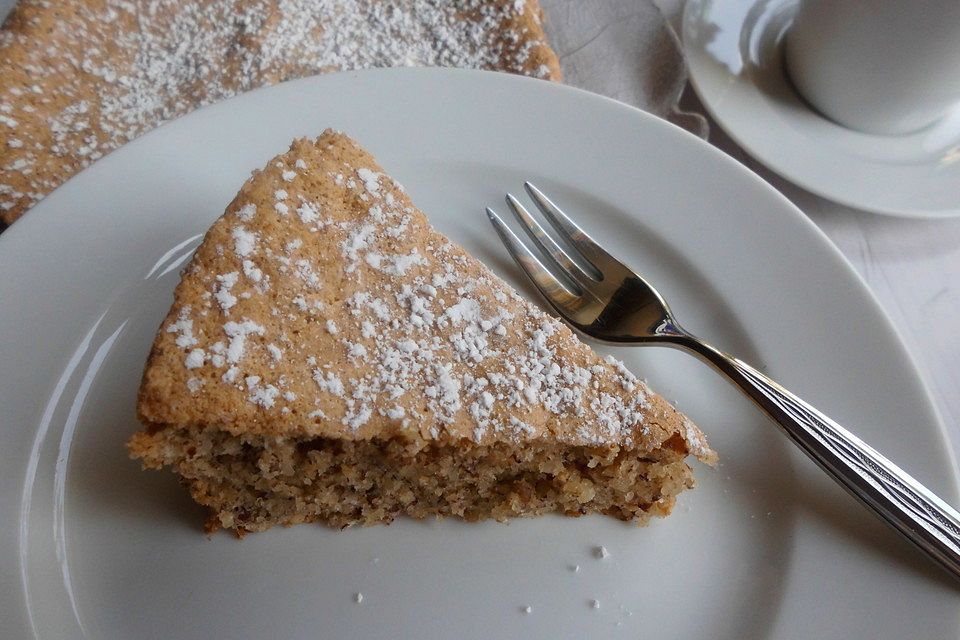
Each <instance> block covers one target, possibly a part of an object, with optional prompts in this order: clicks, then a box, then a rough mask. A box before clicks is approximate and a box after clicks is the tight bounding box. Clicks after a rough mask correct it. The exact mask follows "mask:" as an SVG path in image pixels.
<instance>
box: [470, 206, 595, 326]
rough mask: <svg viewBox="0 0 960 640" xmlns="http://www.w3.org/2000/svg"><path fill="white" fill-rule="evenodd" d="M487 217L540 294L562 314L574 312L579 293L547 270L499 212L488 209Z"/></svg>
mask: <svg viewBox="0 0 960 640" xmlns="http://www.w3.org/2000/svg"><path fill="white" fill-rule="evenodd" d="M487 217H488V218H490V224H492V225H493V228H494V229H496V231H497V235H499V236H500V240H501V241H502V242H503V244H504V246H506V248H507V251H508V252H509V253H510V255H511V256H513V259H514V260H515V261H516V262H517V264H518V265H520V268H521V269H523V271H524V272H525V273H526V274H527V276H529V278H530V279H531V280H533V284H535V285H536V286H537V289H539V290H540V293H542V294H543V296H544V297H545V298H546V299H547V300H549V301H550V303H551V304H553V305H555V306H556V307H558V310H559V311H561V312H572V310H573V308H574V306H575V305H576V302H577V300H579V295H578V294H579V293H580V292H579V291H570V288H569V287H567V286H565V285H564V284H563V283H562V282H561V281H560V280H559V279H558V278H557V277H555V276H554V275H553V274H552V273H550V271H549V270H547V269H546V268H545V267H544V266H543V264H542V263H541V262H540V260H539V259H538V258H537V256H536V254H534V253H533V252H532V251H530V249H528V248H527V245H525V244H524V243H523V241H522V240H520V238H518V237H517V234H515V233H514V232H513V230H511V229H510V227H508V226H507V225H506V224H505V223H504V222H503V220H502V219H501V218H500V216H499V215H497V212H496V211H494V210H493V209H491V208H490V207H487Z"/></svg>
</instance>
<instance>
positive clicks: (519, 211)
mask: <svg viewBox="0 0 960 640" xmlns="http://www.w3.org/2000/svg"><path fill="white" fill-rule="evenodd" d="M507 204H508V205H510V209H512V210H513V214H514V216H516V218H517V220H519V221H520V224H522V225H523V227H524V228H525V229H526V230H527V234H528V235H529V236H530V238H531V239H533V241H534V243H535V244H536V245H537V246H538V247H539V248H540V249H541V250H542V251H543V252H544V253H545V254H547V255H548V256H550V257H551V258H553V259H554V261H555V262H556V263H557V265H558V266H559V267H560V268H561V270H562V271H563V272H564V275H565V276H567V277H568V278H570V279H571V280H573V281H574V282H575V283H576V284H578V285H580V286H581V287H582V288H584V289H587V288H589V287H590V280H591V279H592V278H591V276H590V274H588V273H586V272H585V271H584V270H583V269H582V268H580V265H578V264H577V263H576V262H574V261H573V260H572V259H571V258H570V256H568V255H567V253H566V251H564V250H563V249H562V248H560V245H558V244H557V243H556V241H555V240H554V239H553V238H552V237H550V234H548V233H547V232H546V231H544V229H543V227H542V226H541V225H540V223H539V222H537V221H536V219H534V217H533V216H531V215H530V212H529V211H527V208H526V207H524V206H523V204H522V203H521V202H520V201H519V200H517V199H516V198H515V197H513V195H512V194H509V193H508V194H507Z"/></svg>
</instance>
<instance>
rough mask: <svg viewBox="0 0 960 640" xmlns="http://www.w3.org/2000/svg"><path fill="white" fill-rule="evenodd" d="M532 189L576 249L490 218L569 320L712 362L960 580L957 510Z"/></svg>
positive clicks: (516, 208) (533, 229)
mask: <svg viewBox="0 0 960 640" xmlns="http://www.w3.org/2000/svg"><path fill="white" fill-rule="evenodd" d="M524 188H525V189H526V191H527V194H528V195H529V196H530V198H531V199H532V200H533V202H534V204H536V206H537V208H538V209H539V210H540V212H541V213H542V214H543V217H544V218H545V219H546V220H547V221H548V222H549V223H550V225H551V226H552V227H553V228H554V229H555V230H556V232H557V234H558V236H559V237H560V238H561V239H562V240H563V241H564V244H565V245H567V247H568V248H567V249H564V248H562V247H561V246H560V244H558V243H557V242H556V241H555V240H554V239H553V237H552V236H551V235H550V234H548V233H547V232H546V231H545V230H544V228H543V227H542V226H541V225H540V223H539V222H537V220H536V219H535V218H534V217H533V216H532V215H531V214H530V212H529V211H527V209H526V208H525V207H524V206H523V204H521V202H520V201H519V200H517V198H515V197H514V196H512V195H510V194H509V193H508V194H507V196H506V199H507V204H508V205H509V207H510V209H511V210H512V211H513V213H514V215H515V216H516V218H517V220H518V221H519V222H520V224H521V225H522V226H523V228H524V229H525V231H526V232H527V235H528V237H529V238H530V239H531V240H532V241H533V244H534V245H535V247H536V250H535V251H534V250H531V249H530V248H529V247H528V246H527V244H525V243H524V242H523V241H522V240H521V239H520V238H519V237H518V236H517V235H516V234H515V233H514V232H513V231H512V230H511V229H510V227H508V226H507V225H506V224H505V223H504V222H503V220H502V219H501V218H500V216H499V215H497V213H496V212H495V211H494V210H493V209H491V208H489V207H487V216H488V217H489V218H490V222H491V223H492V224H493V227H494V229H496V231H497V234H499V236H500V239H501V240H502V241H503V243H504V245H506V248H507V250H508V251H509V252H510V255H512V256H513V258H514V260H516V262H517V264H518V265H519V266H520V268H521V269H523V271H524V272H525V273H526V274H527V276H529V277H530V279H531V280H532V281H533V283H534V285H536V287H537V288H538V289H539V290H540V292H541V293H542V294H543V295H544V297H545V298H546V299H547V301H548V302H549V303H550V305H551V306H552V307H553V308H554V309H555V310H556V311H557V313H558V314H560V316H561V317H562V318H563V319H564V320H566V321H567V322H568V323H570V325H572V326H573V327H574V328H575V329H577V330H578V331H580V332H582V333H584V334H586V335H588V336H591V337H593V338H596V339H598V340H600V341H603V342H612V343H619V344H636V345H663V346H670V347H676V348H679V349H682V350H684V351H687V352H690V353H693V354H694V355H696V356H698V357H699V358H700V359H702V360H704V361H706V362H707V363H708V364H710V365H712V366H713V367H714V368H715V369H716V370H718V371H719V372H720V373H722V374H724V375H725V376H726V377H727V378H728V379H729V380H730V381H731V382H733V384H735V385H736V386H737V387H739V388H740V390H741V391H743V392H744V393H745V394H746V395H747V396H748V397H749V398H750V399H751V400H752V401H753V402H754V403H755V404H756V405H757V406H758V407H759V408H760V409H761V410H763V411H764V412H765V413H766V414H767V416H769V417H770V418H771V419H772V420H773V421H774V422H775V423H777V425H779V426H780V427H781V429H782V430H783V431H784V433H786V435H787V437H789V438H790V440H792V441H793V443H794V444H796V445H797V446H799V447H800V448H801V449H802V450H803V451H804V453H806V454H807V455H808V456H810V458H812V459H813V461H814V462H816V463H817V464H818V465H819V466H820V467H821V468H822V469H824V470H825V471H826V472H827V473H828V474H829V475H831V476H832V477H833V479H834V480H836V481H837V482H838V483H840V485H841V486H843V487H844V488H845V489H847V490H848V491H849V492H850V493H852V494H853V495H854V496H855V497H856V498H858V499H859V500H861V501H862V502H863V503H864V504H865V505H866V506H867V507H869V508H870V509H872V510H873V511H874V512H875V513H876V514H877V515H878V516H880V517H881V518H882V519H883V520H885V521H886V522H887V523H889V524H891V525H893V527H894V528H896V529H897V530H898V531H899V532H900V533H902V534H903V535H904V536H906V537H907V539H909V540H910V541H912V542H913V543H914V544H916V545H917V546H918V547H919V548H920V549H921V550H923V551H925V552H926V553H927V554H928V555H929V556H930V557H931V558H932V559H933V560H934V561H936V562H937V563H938V564H939V565H940V566H941V567H943V568H944V569H946V570H947V571H948V572H950V573H951V574H952V575H953V576H954V577H956V578H960V514H958V513H957V511H956V510H954V509H953V508H952V507H950V505H948V504H947V503H946V502H944V501H943V500H941V499H940V498H939V497H937V496H936V495H935V494H934V493H933V492H932V491H930V490H929V489H927V488H926V487H924V486H923V485H922V484H921V483H920V482H918V481H917V480H915V479H914V478H913V477H911V476H910V475H909V474H907V473H906V472H905V471H904V470H903V469H901V468H900V467H898V466H897V465H895V464H894V463H893V462H891V461H890V460H888V459H887V458H886V457H884V456H883V455H881V454H880V453H878V452H877V451H876V450H875V449H873V448H872V447H871V446H870V445H868V444H867V443H865V442H864V441H863V440H861V439H860V438H858V437H857V436H855V435H854V434H853V433H851V432H850V431H848V430H847V429H845V428H843V427H842V426H840V425H839V424H837V423H836V422H834V421H833V420H831V419H830V418H829V417H827V416H826V415H825V414H823V413H822V412H820V411H818V410H817V409H816V408H814V407H813V406H811V405H810V404H809V403H807V402H805V401H804V400H802V399H801V398H799V397H798V396H796V395H795V394H793V393H791V392H790V391H788V390H787V389H785V388H784V387H783V386H782V385H780V384H778V383H777V382H775V381H774V380H772V379H771V378H769V377H768V376H766V375H765V374H763V373H761V372H760V371H758V370H757V369H755V368H754V367H752V366H750V365H749V364H747V363H746V362H744V361H742V360H740V359H738V358H735V357H733V356H731V355H728V354H726V353H724V352H722V351H720V350H719V349H717V348H716V347H713V346H711V345H710V344H708V343H706V342H704V341H703V340H701V339H699V338H697V337H695V336H694V335H692V334H690V333H689V332H687V331H685V330H684V329H683V328H681V326H680V324H679V323H678V322H677V321H676V320H675V319H674V317H673V314H672V313H671V311H670V307H669V306H667V303H666V301H665V300H664V299H663V297H662V296H661V295H660V293H659V292H658V291H657V290H656V289H654V288H653V286H651V285H650V284H649V283H648V282H647V281H646V280H644V279H643V278H642V277H641V276H640V275H638V274H637V273H636V272H634V271H632V270H631V269H630V268H629V267H627V266H626V265H624V264H623V263H622V262H620V261H619V260H617V259H616V258H615V257H613V256H612V255H610V254H609V253H608V252H607V251H605V250H604V249H603V248H602V247H601V246H600V245H599V244H597V243H596V242H595V241H594V240H593V239H592V238H591V237H590V236H589V235H588V234H587V233H586V232H585V231H584V230H583V229H581V228H580V227H579V226H578V225H577V224H576V223H575V222H574V221H573V220H572V219H570V217H568V216H567V215H566V214H565V213H564V212H563V211H561V210H560V208H559V207H557V205H556V204H554V203H553V202H552V201H551V200H550V199H549V198H548V197H547V196H546V195H544V194H543V192H542V191H540V190H539V189H538V188H537V187H535V186H534V185H533V184H531V183H530V182H525V183H524ZM541 258H543V261H542V260H541ZM544 261H546V262H547V263H548V264H549V265H550V268H547V267H546V266H544Z"/></svg>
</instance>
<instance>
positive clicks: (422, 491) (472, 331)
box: [128, 131, 714, 535]
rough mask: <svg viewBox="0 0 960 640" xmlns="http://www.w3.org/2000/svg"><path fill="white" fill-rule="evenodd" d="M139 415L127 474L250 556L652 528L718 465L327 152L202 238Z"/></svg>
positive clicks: (279, 172) (283, 162) (330, 136)
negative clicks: (367, 528)
mask: <svg viewBox="0 0 960 640" xmlns="http://www.w3.org/2000/svg"><path fill="white" fill-rule="evenodd" d="M493 237H494V236H491V238H493ZM138 413H139V417H140V419H141V420H142V421H143V423H144V424H145V425H146V430H144V431H142V432H140V433H137V434H135V435H134V436H133V437H132V438H131V439H130V441H129V443H128V447H129V450H130V453H131V455H132V456H133V457H136V458H139V459H141V460H142V462H143V465H144V466H145V467H149V468H154V469H159V468H161V467H164V466H169V467H171V468H172V470H173V471H174V472H176V473H177V474H179V476H180V477H181V479H182V481H183V483H184V484H185V485H186V486H187V487H188V488H189V490H190V492H191V494H192V496H193V498H194V500H196V501H197V502H199V503H200V504H203V505H206V506H207V507H209V508H210V509H211V510H212V514H213V515H212V516H211V518H210V520H209V521H208V523H207V528H208V530H215V529H217V528H220V527H222V528H226V529H232V530H234V531H235V532H236V533H237V534H239V535H242V534H244V533H245V532H249V531H262V530H264V529H267V528H269V527H271V526H273V525H275V524H284V525H290V524H296V523H300V522H322V523H324V524H327V525H331V526H336V527H343V526H346V525H351V524H356V523H361V524H372V523H378V522H390V521H391V520H393V519H394V518H396V517H397V516H398V515H401V514H407V515H409V516H413V517H415V518H424V517H427V516H444V515H455V516H459V517H461V518H464V519H466V520H480V519H483V518H496V519H498V520H503V519H505V518H508V517H511V516H521V515H535V514H541V513H545V512H551V511H556V512H560V513H564V514H567V515H581V514H585V513H604V514H608V515H612V516H615V517H617V518H620V519H622V520H632V521H637V522H644V521H646V520H647V519H648V518H649V517H650V516H653V515H666V514H668V513H669V512H670V509H671V508H672V506H673V504H674V500H675V498H676V496H677V494H679V493H680V492H681V491H683V490H684V489H686V488H689V487H691V486H692V485H693V477H692V474H691V470H690V467H689V466H688V465H687V463H686V461H685V459H686V457H687V456H688V454H694V455H695V456H697V457H698V458H700V459H702V460H705V461H708V462H710V461H712V460H713V459H714V454H713V452H712V451H711V450H710V449H709V448H708V446H707V444H706V442H705V440H704V438H703V435H702V434H701V433H700V431H699V430H698V429H697V428H696V427H695V426H694V425H693V423H691V422H690V420H688V419H687V418H686V417H685V416H683V415H682V414H681V413H679V412H677V411H676V410H675V409H674V408H673V407H671V406H670V405H669V404H668V403H667V402H666V401H665V400H664V399H663V398H661V397H660V396H658V395H656V394H654V393H653V392H652V391H650V389H649V388H647V386H646V385H645V384H644V383H643V382H641V381H639V380H637V378H636V377H634V375H633V374H631V373H630V372H629V371H627V370H626V369H625V368H624V366H623V365H622V364H620V363H619V362H617V361H615V360H613V359H604V358H601V357H600V356H598V355H597V354H596V353H594V352H593V351H592V350H591V349H590V348H589V347H587V346H586V345H585V344H583V343H582V342H580V340H578V339H577V337H576V336H574V334H573V333H572V332H571V331H570V330H569V329H568V328H567V327H566V326H565V325H563V324H562V323H561V322H559V321H558V320H557V319H555V318H553V317H551V316H549V315H547V314H546V313H544V312H543V311H541V310H540V309H539V308H538V307H536V306H534V305H533V304H531V303H529V302H527V301H526V300H524V299H523V298H521V297H520V296H519V295H518V294H517V293H516V292H515V291H514V290H513V289H511V288H510V287H509V286H508V285H507V284H506V283H504V282H503V281H502V280H500V278H498V277H497V276H495V275H494V274H493V273H492V272H491V271H490V270H489V269H487V267H485V266H484V265H483V264H482V263H480V262H479V261H478V260H476V259H475V258H473V257H471V256H470V255H469V254H467V253H466V252H465V251H464V250H463V249H461V248H460V247H458V246H457V245H455V244H453V243H451V242H450V241H449V240H447V238H445V237H444V236H442V235H441V234H439V233H438V232H437V231H435V230H434V229H433V228H432V227H431V226H430V224H429V223H428V221H427V219H426V217H425V216H424V215H423V213H421V212H420V211H418V210H417V209H416V208H415V207H414V206H413V204H412V203H411V202H410V199H409V197H408V196H407V195H406V193H405V192H404V190H403V188H402V187H401V186H400V185H399V184H397V183H396V182H394V181H393V180H392V179H391V178H389V177H388V176H387V175H386V174H384V173H383V171H382V169H381V168H380V167H379V166H378V165H377V163H376V162H375V161H374V159H373V158H372V157H371V156H370V155H369V154H368V153H366V152H365V151H364V150H363V149H361V148H360V147H359V146H358V145H357V144H356V143H354V142H353V141H352V140H351V139H350V138H348V137H347V136H345V135H343V134H340V133H335V132H331V131H327V132H325V133H324V134H323V135H321V136H320V137H319V138H317V139H316V140H313V141H310V140H297V141H295V142H294V143H293V145H292V146H291V148H290V151H288V152H287V153H285V154H283V155H281V156H278V157H277V158H275V159H273V160H271V161H270V162H269V163H268V164H267V166H266V167H265V168H264V169H263V170H262V171H258V172H255V173H254V175H253V177H251V178H250V179H249V180H248V181H247V183H246V184H245V185H244V186H243V188H242V189H241V190H240V193H239V195H237V197H236V198H235V199H234V200H233V202H232V203H231V204H230V205H229V206H228V207H227V210H226V213H225V214H224V215H223V217H221V218H220V219H219V220H217V221H216V222H215V223H214V225H213V226H212V227H211V229H210V231H209V232H208V233H207V235H206V237H205V238H204V240H203V243H202V244H201V245H200V247H199V248H198V249H197V252H196V255H195V256H194V258H193V260H192V262H191V263H190V265H189V266H188V267H187V268H186V270H185V271H184V274H183V278H182V280H181V282H180V284H179V286H178V287H177V289H176V292H175V294H174V303H173V307H172V308H171V309H170V312H169V314H168V315H167V318H166V320H164V322H163V324H162V325H161V327H160V330H159V332H158V333H157V337H156V340H155V341H154V344H153V349H152V351H151V353H150V357H149V360H148V361H147V365H146V370H145V371H144V374H143V382H142V384H141V387H140V394H139V402H138Z"/></svg>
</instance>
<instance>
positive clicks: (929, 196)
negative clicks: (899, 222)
mask: <svg viewBox="0 0 960 640" xmlns="http://www.w3.org/2000/svg"><path fill="white" fill-rule="evenodd" d="M796 4H797V0H771V1H764V2H760V1H759V0H731V1H728V2H714V1H712V0H689V1H688V2H687V3H686V6H685V7H684V13H683V28H682V32H683V49H684V53H685V55H686V58H687V65H688V67H689V70H690V80H691V82H692V84H693V86H694V88H695V89H696V91H697V94H698V95H699V96H700V99H701V101H702V102H703V104H704V106H705V107H706V108H707V110H708V111H709V112H710V115H712V116H713V118H714V119H715V120H716V121H717V122H718V123H719V124H720V126H722V127H723V128H724V130H725V131H726V132H727V133H728V134H729V135H730V137H731V138H733V139H734V140H735V141H736V142H737V143H738V144H740V146H742V147H743V148H744V149H746V150H747V151H748V152H749V153H750V154H751V155H753V156H754V157H755V158H757V159H758V160H760V161H761V162H763V163H764V164H765V165H767V166H768V167H770V168H771V169H772V170H774V171H776V172H777V173H779V174H780V175H781V176H783V177H784V178H786V179H787V180H790V181H791V182H794V183H795V184H797V185H799V186H801V187H803V188H805V189H807V190H809V191H812V192H813V193H816V194H818V195H820V196H823V197H825V198H828V199H830V200H834V201H835V202H839V203H841V204H845V205H849V206H851V207H856V208H859V209H864V210H866V211H873V212H876V213H885V214H890V215H899V216H910V217H926V218H933V217H948V216H956V215H960V106H958V107H957V109H955V110H954V111H953V112H952V113H951V114H949V115H948V116H946V117H945V118H943V119H942V120H940V121H939V122H938V123H935V124H934V125H931V126H930V127H927V128H926V129H923V130H922V131H919V132H917V133H914V134H910V135H902V136H880V135H871V134H867V133H860V132H858V131H852V130H850V129H847V128H845V127H842V126H840V125H838V124H836V123H834V122H832V121H831V120H828V119H827V118H825V117H823V116H821V115H820V114H819V113H817V112H816V111H814V110H813V109H811V108H810V107H809V106H808V105H807V103H806V102H804V101H803V100H801V99H800V98H799V97H798V96H797V94H796V92H795V91H794V89H793V87H792V86H791V84H790V83H789V80H788V79H787V78H786V76H785V75H784V72H783V64H782V50H783V49H782V46H781V44H782V40H783V35H784V33H785V32H786V29H787V27H788V26H789V25H790V22H791V21H792V19H793V16H794V12H795V10H796Z"/></svg>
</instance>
